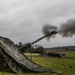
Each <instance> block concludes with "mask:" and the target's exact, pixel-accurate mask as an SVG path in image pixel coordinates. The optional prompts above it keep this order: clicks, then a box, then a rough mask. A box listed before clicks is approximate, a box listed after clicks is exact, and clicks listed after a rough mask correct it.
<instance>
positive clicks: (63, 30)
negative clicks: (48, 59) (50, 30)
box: [59, 19, 75, 37]
mask: <svg viewBox="0 0 75 75" xmlns="http://www.w3.org/2000/svg"><path fill="white" fill-rule="evenodd" d="M59 33H60V34H61V35H62V36H63V37H69V36H70V37H72V36H73V35H74V34H75V20H74V19H70V20H68V21H67V22H66V23H63V24H61V26H60V29H59Z"/></svg>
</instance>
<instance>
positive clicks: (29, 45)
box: [18, 30, 57, 53]
mask: <svg viewBox="0 0 75 75" xmlns="http://www.w3.org/2000/svg"><path fill="white" fill-rule="evenodd" d="M56 33H57V31H54V30H53V31H51V33H49V34H47V35H44V36H42V37H41V38H39V39H37V40H35V41H33V42H31V43H25V44H24V45H22V46H20V47H18V49H19V50H20V51H21V52H23V53H24V51H25V50H26V49H28V48H31V46H32V45H33V44H35V43H37V42H39V41H40V40H42V39H44V38H46V37H48V36H50V35H53V34H56Z"/></svg>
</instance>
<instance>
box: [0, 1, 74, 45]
mask: <svg viewBox="0 0 75 75" xmlns="http://www.w3.org/2000/svg"><path fill="white" fill-rule="evenodd" d="M74 13H75V0H56V1H53V0H0V35H2V36H5V37H8V38H10V39H12V40H13V41H14V42H15V43H16V42H19V41H22V42H27V41H28V42H29V41H34V40H35V39H37V38H39V37H41V36H43V34H42V27H43V25H44V24H45V23H50V24H52V25H53V24H54V25H56V26H57V25H58V26H59V24H60V23H61V22H64V21H66V20H67V19H69V18H75V16H74ZM58 38H59V39H62V38H61V37H58ZM58 38H56V39H55V41H53V40H54V39H53V40H52V41H50V42H49V43H47V42H46V40H45V39H44V40H42V41H40V42H39V43H38V44H41V45H43V46H49V45H51V46H58V45H59V42H58V44H56V43H57V39H58ZM73 38H74V37H73ZM73 38H72V39H73ZM65 40H66V39H65ZM59 41H60V42H62V41H61V40H59ZM63 41H64V39H63ZM71 41H72V40H71ZM71 44H72V42H71ZM62 45H64V44H62ZM67 45H68V44H67Z"/></svg>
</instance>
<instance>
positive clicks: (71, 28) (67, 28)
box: [43, 19, 75, 40]
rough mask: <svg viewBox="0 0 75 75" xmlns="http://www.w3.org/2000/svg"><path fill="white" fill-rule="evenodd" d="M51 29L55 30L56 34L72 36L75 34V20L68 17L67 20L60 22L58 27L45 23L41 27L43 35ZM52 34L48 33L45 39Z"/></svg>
mask: <svg viewBox="0 0 75 75" xmlns="http://www.w3.org/2000/svg"><path fill="white" fill-rule="evenodd" d="M51 31H56V32H57V33H58V34H60V35H62V36H63V37H72V36H73V35H74V34H75V20H74V19H69V20H68V21H67V22H65V23H62V24H61V25H60V27H59V28H58V27H56V26H53V25H49V24H46V25H45V26H44V27H43V33H44V35H46V34H49V33H51ZM54 35H55V34H53V35H50V36H49V37H47V39H48V40H49V39H50V37H52V36H54Z"/></svg>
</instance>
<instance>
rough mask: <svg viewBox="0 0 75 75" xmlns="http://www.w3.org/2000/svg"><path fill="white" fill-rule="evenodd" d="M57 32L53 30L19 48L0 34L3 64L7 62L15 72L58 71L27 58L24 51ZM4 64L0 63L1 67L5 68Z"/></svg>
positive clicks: (0, 58) (0, 54) (0, 50)
mask: <svg viewBox="0 0 75 75" xmlns="http://www.w3.org/2000/svg"><path fill="white" fill-rule="evenodd" d="M56 33H57V32H56V31H52V32H51V33H49V34H47V35H45V36H43V37H41V38H39V39H37V40H36V41H34V42H32V43H28V44H24V45H23V46H21V47H19V48H17V47H16V46H15V44H14V43H13V42H12V41H11V40H10V39H8V38H5V37H1V36H0V60H1V61H3V64H5V63H6V64H7V65H8V68H10V69H11V70H12V71H13V72H15V73H26V72H37V73H38V72H49V73H57V72H56V71H52V70H49V69H47V68H45V67H43V66H40V65H38V64H36V63H34V62H33V61H32V60H30V59H29V58H27V57H26V56H25V55H24V53H23V52H24V50H26V49H27V48H30V47H31V45H33V44H35V43H36V42H38V41H40V40H42V39H44V38H45V37H48V36H49V35H53V34H56ZM19 50H20V51H19ZM0 63H2V62H0ZM3 66H4V65H0V68H2V69H3ZM5 68H6V67H5Z"/></svg>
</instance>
